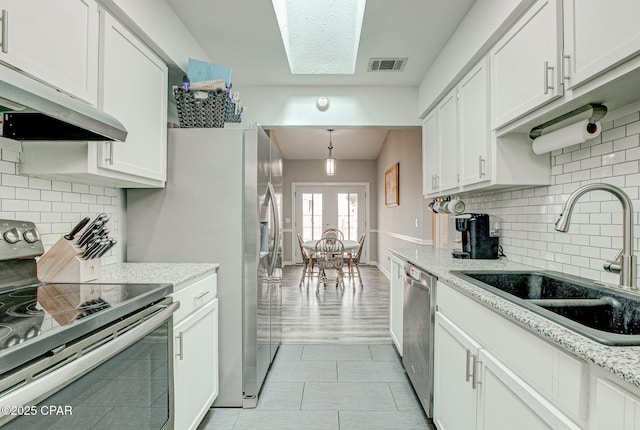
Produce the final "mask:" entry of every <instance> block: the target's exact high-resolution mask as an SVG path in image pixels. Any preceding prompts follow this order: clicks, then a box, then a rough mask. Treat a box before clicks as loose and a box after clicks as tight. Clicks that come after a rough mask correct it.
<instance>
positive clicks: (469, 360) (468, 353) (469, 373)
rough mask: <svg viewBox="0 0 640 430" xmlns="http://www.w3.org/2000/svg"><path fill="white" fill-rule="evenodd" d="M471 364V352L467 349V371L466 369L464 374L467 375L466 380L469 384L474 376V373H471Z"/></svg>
mask: <svg viewBox="0 0 640 430" xmlns="http://www.w3.org/2000/svg"><path fill="white" fill-rule="evenodd" d="M474 357H475V356H474ZM470 363H471V351H469V350H468V349H467V364H466V366H465V369H464V373H465V375H464V380H465V381H467V382H469V379H471V376H472V372H470V371H469V364H470Z"/></svg>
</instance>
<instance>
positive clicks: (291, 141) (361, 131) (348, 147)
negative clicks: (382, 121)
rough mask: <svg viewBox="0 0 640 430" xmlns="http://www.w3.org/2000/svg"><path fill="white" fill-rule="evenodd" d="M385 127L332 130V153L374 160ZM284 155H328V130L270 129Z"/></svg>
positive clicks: (293, 157)
mask: <svg viewBox="0 0 640 430" xmlns="http://www.w3.org/2000/svg"><path fill="white" fill-rule="evenodd" d="M387 133H388V130H385V129H380V128H346V129H341V130H334V131H333V132H332V133H331V141H332V142H333V156H334V158H336V159H340V160H375V159H376V158H378V154H379V153H380V149H382V144H383V143H384V139H385V138H386V137H387ZM271 135H272V136H275V141H276V142H277V145H278V147H279V148H280V150H281V151H282V153H283V154H286V156H285V158H286V159H289V160H314V159H319V158H327V156H328V155H329V149H328V146H329V132H328V131H327V130H325V129H315V128H280V129H276V130H271Z"/></svg>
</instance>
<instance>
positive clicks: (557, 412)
mask: <svg viewBox="0 0 640 430" xmlns="http://www.w3.org/2000/svg"><path fill="white" fill-rule="evenodd" d="M437 288H438V290H437V294H436V297H437V301H438V310H437V312H436V318H435V343H434V347H435V354H434V411H433V421H434V423H435V425H436V427H437V428H438V429H439V430H473V429H475V430H503V429H504V430H507V429H514V428H517V429H519V430H525V429H526V430H529V429H531V430H533V429H554V430H556V429H580V428H584V427H583V426H584V425H585V424H586V422H587V407H586V402H587V397H588V396H587V394H588V393H586V392H588V377H587V372H586V369H587V365H586V363H584V362H581V361H579V360H575V359H573V358H572V357H570V356H569V354H566V353H564V352H562V351H560V350H558V349H557V348H554V347H552V346H551V345H550V344H547V343H546V342H544V341H542V340H540V339H537V338H536V337H535V335H533V334H531V333H528V332H527V331H526V330H525V329H523V328H521V327H518V326H516V325H515V324H513V323H511V322H509V321H507V320H506V319H504V318H502V317H500V316H499V315H498V314H495V313H494V312H492V311H490V310H488V309H487V308H485V307H484V306H483V305H481V304H479V303H477V302H475V301H474V300H473V299H470V298H468V297H466V296H465V295H463V294H461V293H459V292H457V291H455V290H454V289H453V288H451V287H449V286H448V285H445V284H443V283H441V282H438V287H437ZM538 342H539V343H538ZM565 356H566V357H565Z"/></svg>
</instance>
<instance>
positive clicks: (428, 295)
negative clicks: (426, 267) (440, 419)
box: [402, 264, 437, 418]
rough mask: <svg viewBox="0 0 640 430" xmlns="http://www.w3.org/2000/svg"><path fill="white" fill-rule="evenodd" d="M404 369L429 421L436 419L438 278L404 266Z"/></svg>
mask: <svg viewBox="0 0 640 430" xmlns="http://www.w3.org/2000/svg"><path fill="white" fill-rule="evenodd" d="M403 278H404V279H403V290H404V291H403V306H402V310H403V330H402V344H403V347H402V365H403V366H404V368H405V370H406V371H407V375H409V379H410V380H411V384H412V385H413V389H414V390H415V392H416V394H417V395H418V398H419V399H420V404H421V405H422V408H423V409H424V411H425V412H426V414H427V416H428V417H429V418H432V416H433V337H434V332H433V329H434V318H435V305H436V300H435V299H436V297H435V296H436V279H437V278H436V277H435V276H433V275H431V274H430V273H428V272H425V271H422V270H420V269H418V268H417V267H414V266H412V265H411V264H405V265H404V277H403Z"/></svg>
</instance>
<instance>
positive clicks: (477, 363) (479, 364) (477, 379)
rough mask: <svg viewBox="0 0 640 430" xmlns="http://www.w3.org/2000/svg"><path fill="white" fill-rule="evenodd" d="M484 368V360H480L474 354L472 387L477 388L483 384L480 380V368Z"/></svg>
mask: <svg viewBox="0 0 640 430" xmlns="http://www.w3.org/2000/svg"><path fill="white" fill-rule="evenodd" d="M481 368H482V361H480V360H478V359H477V357H476V356H475V355H474V356H473V379H471V388H472V389H474V390H475V389H476V388H478V385H480V384H482V381H480V377H479V376H480V372H479V369H481Z"/></svg>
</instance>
